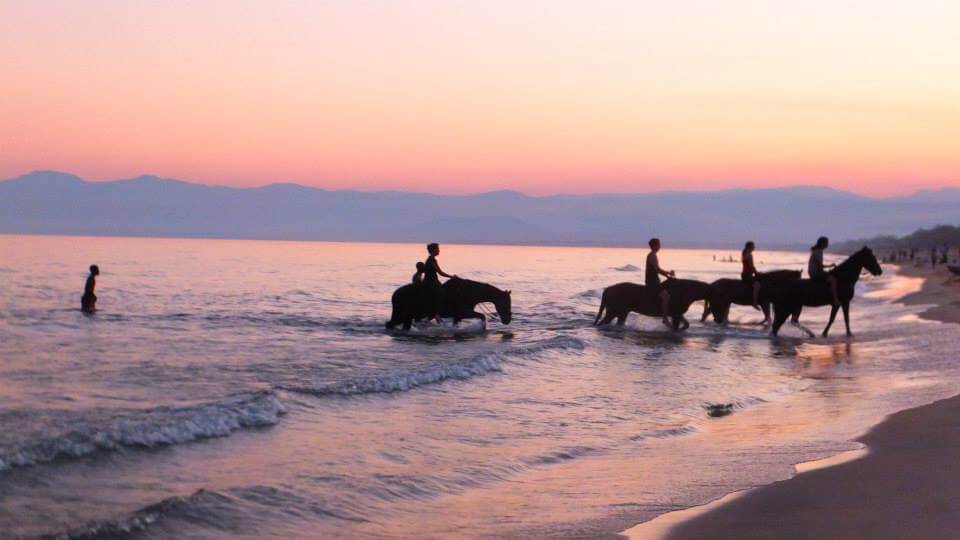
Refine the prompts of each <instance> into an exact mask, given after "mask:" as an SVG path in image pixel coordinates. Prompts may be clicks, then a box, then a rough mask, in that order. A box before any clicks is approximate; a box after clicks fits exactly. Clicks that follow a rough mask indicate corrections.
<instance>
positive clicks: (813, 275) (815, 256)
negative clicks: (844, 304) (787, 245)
mask: <svg viewBox="0 0 960 540" xmlns="http://www.w3.org/2000/svg"><path fill="white" fill-rule="evenodd" d="M828 247H830V239H829V238H827V237H826V236H821V237H820V238H817V243H816V244H814V245H813V247H811V248H810V262H809V263H808V264H807V274H809V275H810V279H812V280H814V281H823V282H825V283H826V284H827V285H829V286H830V293H831V294H832V295H833V305H834V306H839V305H840V298H839V297H838V296H837V278H835V277H833V276H831V275H830V274H828V273H827V269H828V268H835V267H836V266H837V265H835V264H826V265H825V264H823V250H825V249H827V248H828Z"/></svg>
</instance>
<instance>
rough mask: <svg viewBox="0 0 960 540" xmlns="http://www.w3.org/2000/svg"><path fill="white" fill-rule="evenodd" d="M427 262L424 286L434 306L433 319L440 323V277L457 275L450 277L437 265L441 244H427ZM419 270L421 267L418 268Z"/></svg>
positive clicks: (424, 268) (424, 271) (424, 267)
mask: <svg viewBox="0 0 960 540" xmlns="http://www.w3.org/2000/svg"><path fill="white" fill-rule="evenodd" d="M427 253H428V257H427V260H426V261H424V263H423V284H424V285H425V286H426V287H425V288H426V291H425V292H426V294H427V295H428V298H430V301H431V304H432V305H433V314H432V317H431V318H434V319H436V320H437V322H440V277H439V276H443V277H445V278H449V279H452V278H455V277H457V276H456V275H450V274H448V273H446V272H444V271H443V270H442V269H441V268H440V264H439V263H437V257H439V256H440V244H438V243H436V242H432V243H430V244H427ZM418 269H419V267H418Z"/></svg>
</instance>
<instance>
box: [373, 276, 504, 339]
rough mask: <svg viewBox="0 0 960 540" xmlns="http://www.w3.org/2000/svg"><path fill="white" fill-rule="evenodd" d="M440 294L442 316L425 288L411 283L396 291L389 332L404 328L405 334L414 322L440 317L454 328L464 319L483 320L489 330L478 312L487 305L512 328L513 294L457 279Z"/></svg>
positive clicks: (483, 284) (483, 316)
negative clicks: (481, 305) (450, 322)
mask: <svg viewBox="0 0 960 540" xmlns="http://www.w3.org/2000/svg"><path fill="white" fill-rule="evenodd" d="M439 294H440V302H439V308H440V312H439V313H436V312H435V309H436V305H437V304H436V303H435V302H434V300H433V299H432V298H430V295H429V294H428V293H427V291H425V290H424V286H423V285H422V284H419V283H411V284H409V285H404V286H403V287H400V288H399V289H397V290H396V291H394V293H393V297H392V298H391V302H392V304H393V313H392V314H391V316H390V320H389V321H387V324H386V326H387V329H388V330H391V329H393V328H396V326H397V325H401V326H402V328H403V329H404V330H409V329H410V327H411V326H412V325H413V321H419V320H421V319H430V318H433V317H434V316H436V315H439V316H440V317H441V318H452V319H453V323H454V324H457V323H459V322H460V321H462V320H464V319H480V320H481V321H483V325H484V327H486V325H487V317H486V316H485V315H484V314H483V313H479V312H477V311H476V308H477V304H481V303H484V302H489V303H491V304H493V305H494V308H495V309H496V311H497V315H498V316H499V317H500V322H502V323H503V324H510V320H511V318H512V313H511V309H512V306H511V304H512V302H511V299H510V291H503V290H500V289H498V288H496V287H494V286H493V285H490V284H488V283H481V282H479V281H472V280H469V279H463V278H457V277H454V278H451V279H449V280H447V282H446V283H444V284H443V285H441V286H440V289H439Z"/></svg>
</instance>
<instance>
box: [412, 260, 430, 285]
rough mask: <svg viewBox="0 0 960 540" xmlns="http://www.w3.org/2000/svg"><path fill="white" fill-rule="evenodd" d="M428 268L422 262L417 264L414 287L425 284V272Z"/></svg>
mask: <svg viewBox="0 0 960 540" xmlns="http://www.w3.org/2000/svg"><path fill="white" fill-rule="evenodd" d="M426 268H427V265H425V264H423V263H422V262H418V263H417V272H416V273H415V274H413V283H414V285H419V284H421V283H423V272H424V270H425V269H426Z"/></svg>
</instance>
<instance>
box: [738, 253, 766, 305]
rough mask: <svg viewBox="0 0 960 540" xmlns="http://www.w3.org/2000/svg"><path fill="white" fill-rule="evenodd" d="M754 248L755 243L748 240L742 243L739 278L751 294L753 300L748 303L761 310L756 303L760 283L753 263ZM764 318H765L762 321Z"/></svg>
mask: <svg viewBox="0 0 960 540" xmlns="http://www.w3.org/2000/svg"><path fill="white" fill-rule="evenodd" d="M756 248H757V246H756V244H754V243H753V241H750V242H747V243H746V244H744V246H743V251H741V252H740V263H741V264H742V265H743V270H741V271H740V280H741V281H743V286H744V288H745V289H747V290H748V291H750V294H751V295H752V296H753V302H751V304H750V305H751V306H753V307H754V309H756V310H757V311H762V310H761V309H760V306H759V304H758V303H757V302H758V301H759V296H760V283H758V282H757V267H756V266H754V264H753V251H754V250H755V249H756ZM766 320H767V319H766V318H765V319H764V322H766Z"/></svg>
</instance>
